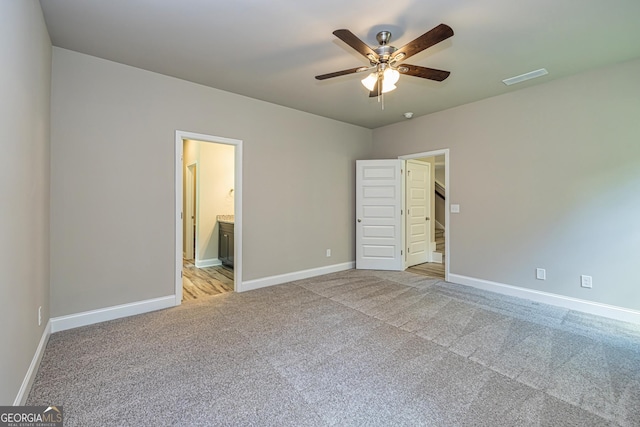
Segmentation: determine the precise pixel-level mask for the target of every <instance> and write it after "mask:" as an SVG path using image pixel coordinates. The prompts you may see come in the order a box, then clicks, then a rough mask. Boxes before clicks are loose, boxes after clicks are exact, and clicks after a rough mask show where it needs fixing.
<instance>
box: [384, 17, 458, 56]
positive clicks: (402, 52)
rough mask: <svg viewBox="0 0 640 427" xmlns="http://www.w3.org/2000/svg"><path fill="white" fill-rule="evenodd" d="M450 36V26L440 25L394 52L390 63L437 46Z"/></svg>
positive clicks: (451, 31) (451, 32)
mask: <svg viewBox="0 0 640 427" xmlns="http://www.w3.org/2000/svg"><path fill="white" fill-rule="evenodd" d="M452 35H453V30H452V29H451V27H450V26H448V25H446V24H440V25H438V26H437V27H434V28H432V29H431V30H429V31H427V32H426V33H424V34H423V35H421V36H420V37H418V38H417V39H415V40H413V41H412V42H409V43H407V44H406V45H404V46H402V47H401V48H400V49H398V50H397V51H395V53H394V55H393V58H392V59H391V61H392V62H393V61H394V60H396V61H403V60H405V59H407V58H409V57H411V56H413V55H415V54H416V53H420V52H422V51H423V50H425V49H426V48H428V47H431V46H433V45H434V44H438V43H440V42H441V41H443V40H446V39H448V38H449V37H451V36H452Z"/></svg>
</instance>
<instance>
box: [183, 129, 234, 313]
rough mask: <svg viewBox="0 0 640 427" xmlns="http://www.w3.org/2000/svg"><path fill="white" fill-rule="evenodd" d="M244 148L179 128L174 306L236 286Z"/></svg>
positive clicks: (224, 139)
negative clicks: (242, 151) (242, 154)
mask: <svg viewBox="0 0 640 427" xmlns="http://www.w3.org/2000/svg"><path fill="white" fill-rule="evenodd" d="M240 151H241V141H237V140H230V139H227V138H220V137H213V136H208V135H201V134H192V133H187V132H180V131H178V132H176V159H177V161H176V213H177V218H178V221H177V224H176V271H177V274H176V305H178V304H180V303H182V302H187V301H193V300H197V299H202V298H206V297H210V296H215V295H220V294H223V293H226V292H231V291H233V290H237V289H238V287H237V286H236V285H237V284H238V283H239V282H238V277H239V276H240V274H239V272H240V271H239V267H240V265H241V259H240V255H241V247H240V243H241V239H240V236H241V227H240V224H241V203H240V199H239V196H240V191H239V190H240V188H239V187H240V186H239V184H240V182H239V179H240V177H241V170H239V168H241V162H240V160H241V152H240ZM178 159H179V160H180V161H178ZM178 193H180V194H179V195H178ZM178 211H179V213H178ZM178 272H179V273H178Z"/></svg>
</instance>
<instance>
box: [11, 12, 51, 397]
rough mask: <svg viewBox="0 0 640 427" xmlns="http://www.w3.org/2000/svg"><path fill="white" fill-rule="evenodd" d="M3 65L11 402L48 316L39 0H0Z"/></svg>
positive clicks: (43, 45) (44, 75)
mask: <svg viewBox="0 0 640 427" xmlns="http://www.w3.org/2000/svg"><path fill="white" fill-rule="evenodd" d="M0 63H1V64H2V66H0V88H2V89H1V92H2V96H0V129H1V130H2V136H1V137H0V138H1V139H0V141H1V142H0V150H2V155H1V156H0V200H2V202H1V203H0V218H2V221H0V236H1V237H0V271H1V272H2V282H0V325H2V327H1V328H0V343H1V344H0V405H10V404H13V403H14V400H15V398H16V395H17V392H18V390H19V389H20V385H21V384H22V380H23V379H24V377H25V374H26V373H27V370H28V368H29V364H30V363H31V359H32V358H33V355H34V354H35V352H36V348H37V346H38V342H39V341H40V337H41V336H42V333H43V331H44V326H45V325H46V323H47V320H48V319H49V101H50V81H51V42H50V41H49V34H48V33H47V29H46V27H45V25H44V20H43V18H42V12H41V10H40V4H39V3H38V2H37V1H33V0H28V1H27V0H23V1H2V2H0ZM39 306H42V310H43V312H42V317H43V322H42V326H38V307H39Z"/></svg>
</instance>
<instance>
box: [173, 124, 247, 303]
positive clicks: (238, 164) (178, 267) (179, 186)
mask: <svg viewBox="0 0 640 427" xmlns="http://www.w3.org/2000/svg"><path fill="white" fill-rule="evenodd" d="M185 139H191V140H195V141H204V142H213V143H217V144H227V145H232V146H234V147H235V150H234V160H235V164H234V169H235V170H234V181H235V182H234V223H235V229H234V233H233V236H234V239H233V242H234V254H233V258H234V269H233V289H234V291H239V290H241V289H242V140H240V139H231V138H224V137H221V136H213V135H205V134H201V133H193V132H186V131H181V130H176V139H175V150H176V151H175V152H176V158H175V196H176V198H175V218H176V219H175V277H174V279H175V298H176V301H175V305H180V304H182V249H183V247H182V246H183V240H182V239H183V235H182V233H183V231H182V230H183V219H182V216H183V213H182V204H183V199H182V197H183V194H182V192H183V176H182V175H183V160H182V157H183V150H184V148H183V143H184V140H185Z"/></svg>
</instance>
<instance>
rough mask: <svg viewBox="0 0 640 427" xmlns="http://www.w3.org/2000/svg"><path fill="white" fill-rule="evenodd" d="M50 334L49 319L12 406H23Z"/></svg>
mask: <svg viewBox="0 0 640 427" xmlns="http://www.w3.org/2000/svg"><path fill="white" fill-rule="evenodd" d="M50 336H51V321H48V322H47V325H46V326H45V327H44V331H42V337H40V343H39V344H38V348H37V349H36V352H35V354H34V355H33V358H32V359H31V364H30V365H29V369H28V370H27V374H26V375H25V376H24V380H23V381H22V385H21V386H20V390H18V395H17V396H16V399H15V400H14V401H13V406H23V405H24V404H25V402H26V400H27V397H28V396H29V391H31V386H32V385H33V380H34V379H35V378H36V373H38V367H39V366H40V361H42V356H43V355H44V349H45V348H46V347H47V342H48V341H49V337H50Z"/></svg>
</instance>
